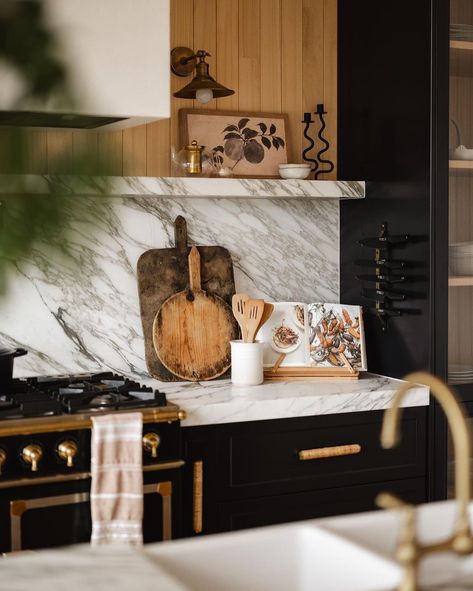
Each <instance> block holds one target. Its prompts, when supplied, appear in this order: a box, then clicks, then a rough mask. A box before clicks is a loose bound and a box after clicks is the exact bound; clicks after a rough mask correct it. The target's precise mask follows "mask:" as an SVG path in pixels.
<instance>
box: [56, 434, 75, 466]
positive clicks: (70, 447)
mask: <svg viewBox="0 0 473 591" xmlns="http://www.w3.org/2000/svg"><path fill="white" fill-rule="evenodd" d="M77 452H78V447H77V443H76V442H75V441H71V440H70V439H65V440H64V441H61V443H60V444H59V445H58V446H57V455H58V456H59V457H60V458H61V460H65V462H66V465H67V467H68V468H72V467H73V466H74V458H75V457H76V455H77Z"/></svg>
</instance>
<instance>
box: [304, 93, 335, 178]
mask: <svg viewBox="0 0 473 591" xmlns="http://www.w3.org/2000/svg"><path fill="white" fill-rule="evenodd" d="M314 113H315V115H317V116H318V117H319V120H320V129H319V132H318V134H317V137H318V140H319V142H320V143H321V144H322V146H323V147H322V148H321V149H320V150H319V151H318V152H317V155H316V158H310V157H309V156H308V153H309V152H310V151H311V150H313V148H314V146H315V142H314V140H313V139H312V138H311V136H310V135H309V129H310V126H311V125H312V124H313V123H314V121H313V119H312V113H304V119H303V120H302V121H301V123H303V124H304V132H303V133H304V138H305V139H306V140H307V141H308V143H309V145H308V146H307V147H306V148H305V149H304V151H303V152H302V158H303V160H305V161H306V162H309V163H310V164H311V171H312V172H313V173H315V174H314V178H315V179H318V178H319V176H320V175H321V174H328V173H330V172H332V170H333V169H334V168H335V165H334V163H333V162H332V161H331V160H329V159H327V158H324V157H323V155H324V154H325V153H326V152H327V150H329V148H330V143H329V142H328V141H327V139H326V138H325V137H324V135H323V133H324V131H325V128H326V127H327V124H326V123H325V119H324V115H327V111H325V109H324V105H323V103H320V104H318V105H317V110H316V111H314Z"/></svg>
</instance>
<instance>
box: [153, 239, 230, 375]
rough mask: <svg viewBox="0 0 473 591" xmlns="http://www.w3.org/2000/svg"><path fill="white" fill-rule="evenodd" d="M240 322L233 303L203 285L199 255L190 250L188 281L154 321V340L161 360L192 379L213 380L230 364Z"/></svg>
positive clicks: (163, 306)
mask: <svg viewBox="0 0 473 591" xmlns="http://www.w3.org/2000/svg"><path fill="white" fill-rule="evenodd" d="M237 335H238V326H237V322H236V320H235V318H234V316H233V313H232V309H231V308H230V306H229V305H228V304H227V303H226V302H225V301H224V300H222V299H221V298H219V297H218V296H216V295H213V294H210V293H207V292H205V291H204V290H203V289H202V287H201V279H200V255H199V251H198V250H197V247H196V246H193V247H192V248H191V252H190V254H189V283H188V286H187V287H186V289H184V290H183V291H180V292H179V293H176V294H174V295H172V296H171V297H170V298H168V299H167V300H166V301H165V302H164V304H163V305H162V306H161V308H160V309H159V311H158V313H157V314H156V318H155V319H154V323H153V344H154V348H155V350H156V353H157V355H158V358H159V359H160V361H161V363H162V364H163V365H164V366H165V367H166V368H167V369H168V370H169V371H170V372H171V373H173V374H174V375H176V376H178V377H180V378H182V379H183V380H188V381H192V382H199V381H202V380H212V379H215V378H217V377H219V376H221V375H222V374H224V373H225V372H226V371H227V370H228V369H229V368H230V359H231V357H230V341H231V340H232V339H235V338H237Z"/></svg>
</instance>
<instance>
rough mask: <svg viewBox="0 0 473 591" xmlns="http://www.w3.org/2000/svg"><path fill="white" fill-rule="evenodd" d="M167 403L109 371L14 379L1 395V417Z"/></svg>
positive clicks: (154, 392) (156, 392)
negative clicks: (8, 389) (8, 390)
mask: <svg viewBox="0 0 473 591" xmlns="http://www.w3.org/2000/svg"><path fill="white" fill-rule="evenodd" d="M166 405H167V400H166V395H165V394H164V393H163V392H160V391H159V390H153V389H152V388H150V387H147V386H142V385H141V384H139V383H138V382H135V381H134V380H131V379H128V378H126V377H124V376H120V375H116V374H114V373H112V372H102V373H97V374H76V375H70V376H66V375H61V376H41V377H37V378H28V379H26V380H14V381H13V384H12V387H11V391H10V392H8V393H7V394H5V395H3V396H1V397H0V420H1V419H4V418H23V417H39V416H47V415H61V414H69V413H87V412H97V411H103V410H110V411H113V410H122V409H139V408H148V407H162V406H166Z"/></svg>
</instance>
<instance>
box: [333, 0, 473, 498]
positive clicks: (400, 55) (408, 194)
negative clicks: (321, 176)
mask: <svg viewBox="0 0 473 591" xmlns="http://www.w3.org/2000/svg"><path fill="white" fill-rule="evenodd" d="M450 10H452V11H453V12H452V22H454V23H473V17H472V15H471V1H470V0H451V1H449V0H447V1H445V0H417V1H416V2H412V1H410V0H398V1H397V2H395V3H387V2H379V1H378V0H355V1H353V2H345V1H344V0H340V1H339V2H338V23H339V25H338V26H339V29H338V50H339V53H338V177H339V178H342V179H343V178H345V179H346V178H364V179H366V180H368V181H370V182H369V183H368V185H367V197H366V199H364V200H358V201H357V202H355V201H344V202H341V205H340V300H341V301H343V302H344V303H347V304H359V305H362V306H364V308H365V310H366V314H365V328H366V339H367V355H368V359H369V364H370V370H371V371H374V372H376V373H380V374H382V375H388V376H392V377H400V378H402V377H404V376H405V375H406V374H407V373H409V372H411V371H418V370H427V371H429V372H431V373H434V374H436V375H438V376H439V377H440V378H442V379H444V380H446V379H447V365H448V357H449V352H448V350H447V344H448V341H449V300H450V314H451V312H452V311H453V312H454V313H455V314H456V315H457V320H458V326H459V329H457V330H452V327H451V326H450V340H452V337H453V339H454V340H455V342H456V344H457V345H458V346H459V347H460V348H461V349H462V353H464V354H466V356H468V354H469V353H470V356H469V358H468V359H467V360H466V361H465V360H463V361H462V360H461V359H460V360H459V361H458V360H457V361H456V362H455V363H466V364H469V363H471V361H470V359H471V350H470V349H469V346H470V345H469V344H468V345H467V346H466V347H462V343H464V342H467V343H470V342H471V338H470V333H471V326H472V321H471V320H470V319H471V318H472V317H473V316H472V312H471V311H472V310H473V307H472V306H471V292H469V291H468V290H469V289H471V288H470V287H468V285H473V281H472V280H471V277H470V278H468V277H464V278H463V280H464V281H465V282H464V284H462V280H461V279H459V278H457V279H456V281H455V282H454V283H452V282H450V288H449V277H448V275H449V268H448V267H449V261H448V256H449V252H448V251H449V246H448V244H449V224H450V227H451V228H450V233H451V231H452V229H454V226H455V223H457V221H458V223H459V225H460V226H461V227H462V232H463V233H462V234H456V233H455V232H454V235H453V240H452V239H451V240H450V242H458V241H467V240H472V239H473V238H472V236H470V234H469V232H471V224H470V223H469V220H470V219H471V203H472V201H471V189H470V190H468V189H467V190H466V191H465V192H464V194H463V197H462V198H463V199H464V201H463V206H460V207H459V208H458V209H457V210H456V211H455V212H453V216H452V215H451V214H452V210H451V208H450V212H449V190H450V192H452V191H453V192H455V191H457V193H458V190H460V189H461V190H464V188H465V187H467V186H468V185H469V184H470V183H471V179H472V178H473V176H472V174H473V173H472V170H471V169H470V170H469V171H467V170H453V169H452V167H455V166H456V164H455V163H450V167H451V172H452V175H451V176H450V178H449V131H450V143H451V147H452V148H454V147H456V146H457V139H456V138H455V137H454V126H453V124H450V122H449V118H450V115H449V88H451V92H452V97H453V101H451V103H452V106H453V107H454V109H453V116H454V118H456V119H457V123H459V124H460V125H461V126H462V130H463V129H464V130H465V132H464V134H463V137H465V134H466V137H467V138H468V140H465V141H464V142H463V143H467V141H470V142H471V139H470V138H471V131H470V129H471V124H470V121H471V108H470V105H471V100H469V99H468V98H466V99H465V95H462V96H463V98H462V99H461V100H458V95H457V98H455V93H457V90H458V88H460V87H463V86H465V85H467V84H468V82H465V81H466V80H467V79H468V76H472V74H473V69H472V66H471V64H472V63H473V62H471V60H470V65H469V70H470V71H469V72H468V73H467V74H466V73H465V71H462V72H460V73H458V72H457V73H455V69H453V71H452V72H450V71H449V70H450V64H449V20H450V16H449V11H450ZM468 13H469V14H468ZM406 15H408V16H407V17H406ZM379 23H383V25H382V26H379ZM401 38H402V40H401ZM470 45H471V44H470ZM470 49H471V48H470ZM459 54H461V55H460V57H458V56H457V58H456V57H455V56H453V65H454V68H455V67H456V66H455V64H456V65H460V64H459V62H458V60H459V59H461V58H462V57H467V56H468V54H471V55H473V51H470V52H468V51H466V50H465V51H463V50H461V51H459ZM457 62H458V63H457ZM449 74H453V75H454V76H456V77H457V80H456V81H455V80H449ZM470 80H471V78H470ZM469 92H471V90H470V91H469ZM466 96H468V95H466ZM460 110H462V113H460V112H459V111H460ZM462 117H464V124H463V125H462ZM457 164H458V163H457ZM460 164H461V163H460ZM463 168H467V167H466V166H464V167H463ZM449 181H450V182H449ZM449 184H450V189H449ZM462 187H463V189H462ZM470 187H471V184H470ZM449 214H450V215H449ZM449 217H450V220H449ZM383 222H387V224H388V228H389V231H390V233H391V234H409V237H410V238H409V241H408V242H407V243H406V245H405V246H403V247H402V248H396V249H392V252H391V255H392V258H394V259H396V260H400V261H403V262H405V263H406V266H405V268H404V269H403V271H402V274H403V275H405V277H406V280H405V281H404V283H403V284H392V285H388V286H387V288H388V289H389V288H393V289H392V290H393V291H399V292H402V293H403V294H405V295H406V296H407V297H406V299H405V300H404V301H389V299H388V302H387V306H386V307H390V308H392V309H395V310H396V311H397V313H399V314H400V315H399V316H396V317H393V318H391V319H390V320H389V322H388V325H387V330H386V331H383V329H382V328H383V327H382V323H381V322H380V321H379V319H378V318H377V315H376V310H375V304H374V302H373V301H371V300H369V299H367V298H365V297H363V293H362V292H363V288H366V287H368V286H367V285H365V284H364V283H363V282H360V281H359V280H358V279H357V277H356V276H357V275H358V274H360V271H361V270H362V269H361V267H360V266H358V265H357V263H358V261H359V260H360V259H361V260H364V259H367V258H373V253H372V251H371V252H370V251H369V249H367V248H363V247H361V246H360V244H359V240H360V239H361V238H364V237H367V236H373V235H376V234H377V233H378V230H379V227H380V224H381V223H383ZM463 230H464V231H463ZM451 238H452V237H451ZM373 285H374V284H371V286H373ZM469 293H470V296H469V295H468V294H469ZM468 298H469V302H470V306H469V310H467V313H463V309H464V308H463V309H462V307H463V306H464V302H465V299H468ZM462 301H463V304H462ZM450 348H451V347H450ZM450 362H452V358H451V351H450ZM463 390H466V388H464V389H463ZM469 390H470V392H473V383H472V385H471V386H470V388H469ZM460 394H461V395H465V394H467V392H465V391H461V392H460ZM446 433H447V428H446V421H445V417H444V414H443V412H442V410H441V409H440V408H439V407H438V405H437V404H432V405H431V407H430V411H429V434H428V437H429V446H428V447H429V458H428V474H429V497H428V498H429V500H437V499H442V498H445V495H446V489H447V435H446Z"/></svg>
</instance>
